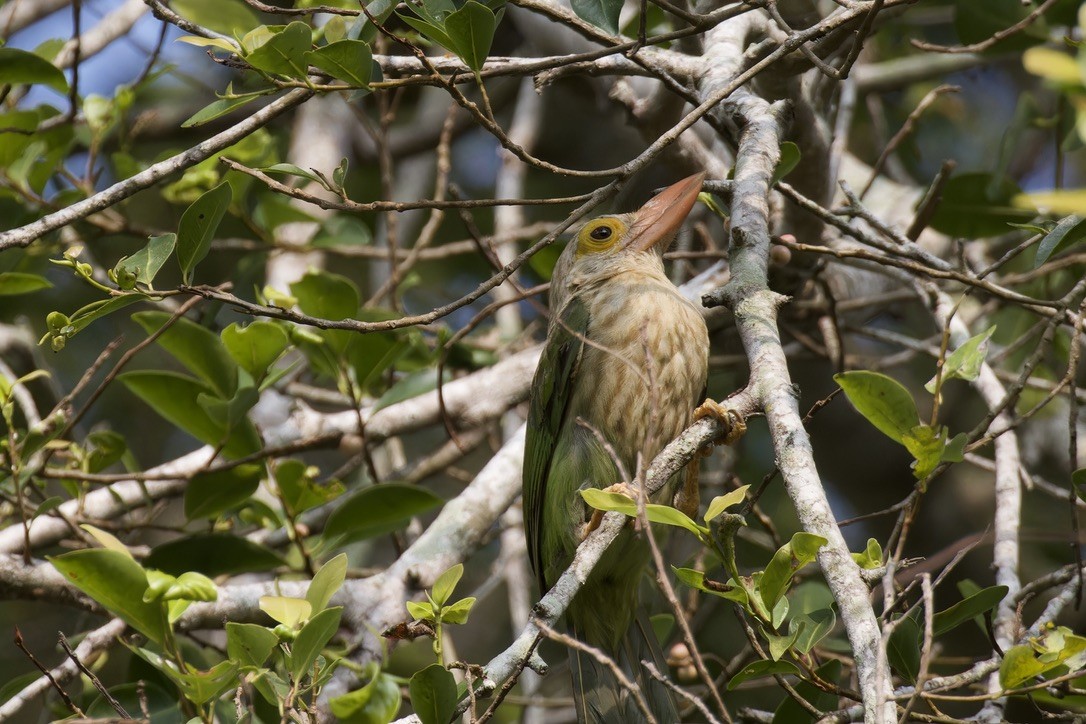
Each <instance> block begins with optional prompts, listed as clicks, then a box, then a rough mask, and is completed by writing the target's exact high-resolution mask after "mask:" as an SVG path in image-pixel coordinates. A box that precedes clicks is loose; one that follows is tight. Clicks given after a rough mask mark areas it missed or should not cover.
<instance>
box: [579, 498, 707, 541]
mask: <svg viewBox="0 0 1086 724" xmlns="http://www.w3.org/2000/svg"><path fill="white" fill-rule="evenodd" d="M580 492H581V497H582V498H584V501H585V503H587V504H588V506H589V507H591V508H595V509H596V510H603V511H606V512H612V511H614V512H618V513H622V514H623V515H628V516H630V517H631V518H636V517H637V501H635V500H633V499H632V498H630V497H628V496H626V495H623V494H622V493H610V492H606V491H604V490H600V489H599V488H585V489H584V490H582V491H580ZM645 516H646V517H647V518H648V519H649V520H650V521H651V522H653V523H662V524H664V525H671V526H675V527H677V528H685V529H686V530H688V531H690V532H691V533H693V534H694V535H697V536H703V535H706V534H708V532H709V531H708V529H707V528H703V527H701V526H700V525H698V524H697V523H695V522H694V521H693V520H691V519H690V516H688V515H686V513H683V512H682V511H681V510H678V509H676V508H672V507H671V506H669V505H656V504H654V503H649V504H647V505H646V506H645Z"/></svg>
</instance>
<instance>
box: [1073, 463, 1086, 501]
mask: <svg viewBox="0 0 1086 724" xmlns="http://www.w3.org/2000/svg"><path fill="white" fill-rule="evenodd" d="M1071 485H1073V486H1074V487H1075V494H1076V495H1078V497H1079V498H1080V499H1081V500H1086V468H1079V469H1078V470H1076V471H1074V472H1073V473H1071Z"/></svg>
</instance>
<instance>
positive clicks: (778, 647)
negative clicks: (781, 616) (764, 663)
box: [765, 617, 803, 661]
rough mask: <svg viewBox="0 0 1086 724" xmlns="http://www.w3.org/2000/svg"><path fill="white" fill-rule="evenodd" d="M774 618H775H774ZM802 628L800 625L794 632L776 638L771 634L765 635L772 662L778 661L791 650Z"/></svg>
mask: <svg viewBox="0 0 1086 724" xmlns="http://www.w3.org/2000/svg"><path fill="white" fill-rule="evenodd" d="M774 618H775V617H774ZM802 631H803V626H802V625H800V626H798V627H797V628H796V630H795V631H792V633H790V634H789V635H787V636H778V635H776V634H772V633H766V634H765V637H766V640H767V641H769V658H771V659H773V660H774V661H780V659H781V657H782V656H784V655H785V654H786V653H788V651H790V650H791V648H792V646H793V644H795V643H796V638H797V637H798V636H799V635H800V633H802Z"/></svg>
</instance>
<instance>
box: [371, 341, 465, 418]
mask: <svg viewBox="0 0 1086 724" xmlns="http://www.w3.org/2000/svg"><path fill="white" fill-rule="evenodd" d="M403 349H404V347H403V345H400V344H398V345H396V346H395V347H394V348H392V349H391V350H390V353H389V355H386V356H385V357H384V358H382V359H381V360H380V361H379V362H378V363H377V364H376V365H375V366H374V369H376V368H379V367H382V366H383V367H385V368H386V369H387V366H388V365H389V364H391V363H392V362H393V361H395V357H396V356H399V354H400V353H401V352H402V351H403ZM390 357H391V359H390ZM386 363H387V364H386ZM356 369H357V367H356ZM371 373H372V371H371ZM446 377H448V375H447V374H446ZM436 388H437V370H436V369H425V370H418V371H417V372H412V373H411V374H409V375H405V376H404V377H402V378H400V379H399V380H397V381H396V383H395V384H394V385H392V387H389V388H388V390H387V391H386V392H385V394H383V395H381V397H380V398H378V400H377V402H376V403H374V405H373V410H372V412H371V413H370V414H373V413H374V412H377V411H378V410H381V409H384V408H386V407H388V406H390V405H395V404H396V403H398V402H403V401H404V400H410V399H411V398H413V397H418V396H419V395H424V394H426V393H427V392H430V391H432V390H434V389H436Z"/></svg>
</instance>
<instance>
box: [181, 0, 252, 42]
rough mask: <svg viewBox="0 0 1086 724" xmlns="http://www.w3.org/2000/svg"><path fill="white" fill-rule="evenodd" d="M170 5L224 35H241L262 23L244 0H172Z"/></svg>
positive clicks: (190, 18)
mask: <svg viewBox="0 0 1086 724" xmlns="http://www.w3.org/2000/svg"><path fill="white" fill-rule="evenodd" d="M170 7H171V8H173V9H174V10H175V11H177V12H178V13H180V14H181V15H183V16H184V17H186V18H188V19H189V20H192V21H193V22H195V23H196V24H197V25H203V26H204V27H205V28H211V29H212V30H215V31H217V32H220V33H222V34H224V35H235V34H237V35H240V34H242V33H244V32H246V31H248V30H250V29H252V28H255V27H257V26H258V25H260V20H258V19H257V16H256V15H255V14H254V13H253V12H252V11H251V10H250V9H249V6H248V5H246V4H245V3H244V2H243V1H242V0H171V2H170Z"/></svg>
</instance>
